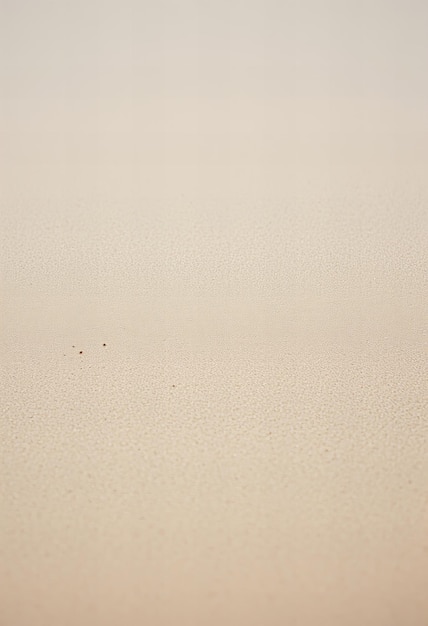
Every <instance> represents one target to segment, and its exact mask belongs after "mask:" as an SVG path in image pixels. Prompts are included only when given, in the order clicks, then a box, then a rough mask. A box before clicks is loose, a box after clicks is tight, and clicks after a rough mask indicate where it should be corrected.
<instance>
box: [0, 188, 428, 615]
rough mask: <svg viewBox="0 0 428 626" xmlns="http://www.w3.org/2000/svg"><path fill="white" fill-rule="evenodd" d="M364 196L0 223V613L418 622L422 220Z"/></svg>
mask: <svg viewBox="0 0 428 626" xmlns="http://www.w3.org/2000/svg"><path fill="white" fill-rule="evenodd" d="M320 197H322V196H320ZM376 199H377V204H374V206H373V207H371V205H370V201H369V200H367V199H366V201H365V204H364V203H363V202H362V199H361V198H358V195H355V196H354V202H352V200H350V199H348V204H347V205H345V207H344V205H343V204H342V203H343V202H344V199H343V197H342V196H338V197H336V198H335V197H333V196H332V197H330V198H329V201H328V202H326V201H324V202H318V203H317V202H316V201H315V200H314V199H313V198H309V199H308V198H306V199H305V198H303V199H302V198H300V200H299V199H298V198H294V199H290V200H289V201H288V202H284V203H282V204H281V203H278V204H277V205H276V206H275V205H269V203H268V202H266V205H265V207H262V208H259V207H257V206H256V207H255V208H254V206H253V205H251V204H250V203H249V202H248V201H247V204H246V203H245V201H243V202H242V204H241V205H239V206H240V207H241V208H239V210H238V209H236V208H235V209H234V208H233V207H232V209H230V210H229V212H223V213H221V211H219V210H216V207H217V208H218V209H221V208H222V206H221V201H218V203H215V202H213V204H212V205H208V206H207V205H203V204H201V206H202V207H203V208H200V207H198V205H197V204H196V203H194V205H193V209H189V208H186V203H185V201H183V202H182V206H181V207H180V206H178V208H174V206H172V207H171V205H169V206H167V207H166V208H165V207H164V208H163V209H162V207H161V206H159V207H158V208H157V210H153V205H152V204H150V202H149V201H147V203H146V205H145V204H144V203H143V202H141V204H140V205H139V206H137V207H135V206H134V207H130V206H126V204H125V203H123V204H120V203H119V204H118V205H117V206H116V205H113V204H111V205H110V206H109V204H108V202H107V201H106V202H105V203H104V204H103V205H102V206H101V207H100V208H99V211H97V210H95V209H93V206H89V207H84V206H83V207H82V208H81V209H80V210H79V208H78V207H77V206H72V207H71V208H69V209H67V208H62V209H61V208H58V206H57V205H55V203H54V202H52V203H51V204H49V203H47V202H46V203H44V204H43V203H40V207H39V208H38V209H37V210H35V211H34V210H33V211H32V210H31V207H25V205H23V208H22V207H21V209H20V208H19V207H16V206H15V207H12V208H11V209H10V210H5V211H4V212H3V216H4V218H3V226H4V228H3V234H4V235H5V236H4V238H3V243H4V246H3V253H2V254H3V258H4V260H5V263H4V267H5V268H6V271H5V272H4V281H3V282H4V289H3V302H2V339H1V353H2V360H1V362H2V393H1V396H2V407H3V414H2V421H1V447H2V454H1V476H2V479H1V499H2V515H1V555H2V556H1V560H0V581H1V584H0V590H1V591H0V595H1V602H0V605H1V614H2V619H1V623H2V624H4V625H5V626H27V625H30V624H31V625H32V626H39V625H40V626H50V625H52V626H53V625H54V624H63V625H66V624H79V625H81V626H86V625H88V626H89V625H91V626H98V625H100V626H101V625H103V626H104V625H107V624H108V625H110V624H111V625H114V624H118V623H123V624H128V625H130V626H133V625H134V624H135V625H136V624H150V625H153V626H157V625H159V626H164V625H169V624H171V625H172V624H186V625H189V626H190V625H193V624H195V625H196V624H207V625H208V624H213V625H214V624H225V625H231V626H232V625H239V624H246V625H247V624H248V625H249V624H269V625H271V624H272V625H273V624H278V625H280V624H281V625H282V624H302V625H304V626H312V625H315V624H329V625H336V624H337V625H338V626H339V625H347V626H348V625H349V626H351V625H354V624H355V625H357V624H358V625H359V624H366V625H367V626H369V625H371V624H373V625H376V626H379V625H385V626H386V625H388V626H389V625H401V624H402V625H403V626H404V625H405V624H406V625H408V624H412V626H413V625H421V626H422V624H424V620H425V618H426V615H427V614H428V602H427V598H426V581H427V575H428V543H427V523H428V518H427V514H428V509H427V506H428V500H427V476H428V422H427V383H426V373H427V372H426V350H427V335H426V291H425V289H426V280H425V276H424V274H425V271H424V269H423V268H424V266H425V265H426V249H428V248H426V246H425V244H426V230H425V228H424V224H425V216H424V212H423V211H418V208H417V207H418V204H417V202H416V201H415V199H414V198H411V197H408V198H406V197H404V200H402V201H401V202H402V203H401V204H400V201H397V202H396V205H395V206H394V205H392V206H391V204H390V199H389V197H388V195H387V194H386V196H385V197H384V198H382V197H379V196H376ZM237 206H238V203H237ZM409 207H412V210H411V212H410V214H409V213H408V210H409ZM33 208H34V207H33ZM409 217H410V219H409ZM104 344H106V345H104Z"/></svg>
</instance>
